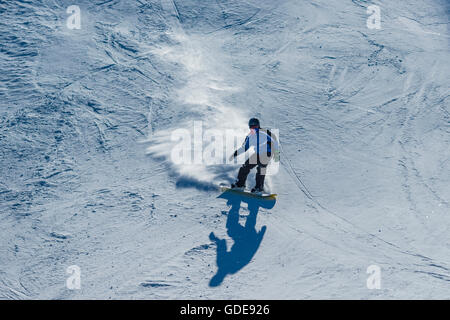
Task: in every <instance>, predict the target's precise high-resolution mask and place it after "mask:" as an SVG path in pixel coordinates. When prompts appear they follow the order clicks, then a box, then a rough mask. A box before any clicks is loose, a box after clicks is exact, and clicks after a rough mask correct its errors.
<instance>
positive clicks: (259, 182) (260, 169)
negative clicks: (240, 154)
mask: <svg viewBox="0 0 450 320" xmlns="http://www.w3.org/2000/svg"><path fill="white" fill-rule="evenodd" d="M267 164H268V161H265V163H263V162H261V161H260V159H259V157H257V156H256V155H252V156H251V157H250V158H249V159H248V160H247V161H245V163H244V164H243V165H242V167H241V168H240V169H239V173H238V181H237V185H238V186H239V187H243V186H245V181H246V180H247V176H248V174H249V173H250V170H251V169H253V168H254V167H257V168H256V185H255V188H258V189H264V178H265V177H266V167H267Z"/></svg>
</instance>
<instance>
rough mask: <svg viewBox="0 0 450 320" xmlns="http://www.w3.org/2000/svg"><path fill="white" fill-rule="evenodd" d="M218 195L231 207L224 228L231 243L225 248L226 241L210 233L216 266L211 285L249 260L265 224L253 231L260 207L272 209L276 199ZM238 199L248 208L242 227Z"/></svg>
mask: <svg viewBox="0 0 450 320" xmlns="http://www.w3.org/2000/svg"><path fill="white" fill-rule="evenodd" d="M219 198H225V199H227V200H228V201H227V205H229V206H231V208H230V211H229V212H228V217H227V224H226V227H227V234H228V235H229V236H230V237H231V238H232V239H233V241H234V243H233V245H232V246H231V249H230V251H228V250H227V242H226V240H225V239H219V238H218V237H216V235H215V234H214V232H211V233H210V235H209V238H210V239H211V241H214V242H215V243H216V245H217V268H218V270H217V273H216V274H215V275H214V276H213V277H212V279H211V281H210V282H209V285H210V286H211V287H216V286H219V285H220V284H221V283H222V281H223V280H224V279H225V277H226V276H227V275H228V274H234V273H236V272H238V271H239V270H241V269H242V268H243V267H245V266H246V265H247V264H248V263H249V262H250V261H251V260H252V258H253V256H254V255H255V253H256V251H257V250H258V248H259V246H260V244H261V241H262V239H263V237H264V233H265V232H266V226H263V227H262V228H261V230H260V231H256V228H255V227H256V217H257V215H258V211H259V208H260V207H263V208H267V209H271V208H273V206H274V205H275V200H260V199H255V198H249V197H245V196H239V195H234V194H230V193H227V192H225V193H223V194H221V195H220V196H219ZM241 202H246V203H247V204H248V210H249V215H248V216H247V218H246V221H245V225H244V226H243V225H241V224H240V223H239V210H240V209H241Z"/></svg>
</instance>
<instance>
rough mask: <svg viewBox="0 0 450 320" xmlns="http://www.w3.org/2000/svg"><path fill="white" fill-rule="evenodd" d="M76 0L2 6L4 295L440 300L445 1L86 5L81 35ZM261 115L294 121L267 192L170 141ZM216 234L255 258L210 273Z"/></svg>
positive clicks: (445, 285)
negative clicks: (236, 186)
mask: <svg viewBox="0 0 450 320" xmlns="http://www.w3.org/2000/svg"><path fill="white" fill-rule="evenodd" d="M71 4H72V3H68V2H65V1H62V2H58V3H57V2H56V1H50V0H39V1H31V2H19V1H18V2H15V3H8V4H1V5H0V12H1V13H2V21H0V25H1V28H2V30H6V32H4V33H2V35H0V38H1V43H2V47H3V48H2V49H1V50H0V57H1V59H0V68H1V72H0V77H1V78H0V79H1V85H0V101H1V104H2V108H1V110H2V111H1V113H0V142H1V146H2V152H1V153H0V162H1V163H0V168H1V169H0V170H1V171H0V177H1V179H0V203H1V206H0V208H1V211H0V212H1V215H0V224H1V226H2V230H4V231H3V232H2V233H1V235H0V243H1V247H0V298H2V299H29V298H45V299H80V298H81V299H83V298H87V299H92V298H105V299H108V298H112V299H120V298H149V299H181V298H187V299H189V298H196V299H206V298H217V299H239V298H244V299H245V298H252V299H254V298H255V299H256V298H264V299H270V298H272V299H273V298H275V299H283V298H291V299H302V298H305V299H315V298H329V299H330V298H331V299H339V298H357V299H380V298H391V299H408V298H425V299H428V298H444V299H445V298H448V295H449V294H450V290H449V281H450V260H449V258H448V257H449V244H450V243H449V238H448V231H449V228H448V226H449V223H450V218H449V215H448V214H449V209H450V199H449V195H450V187H449V186H450V176H449V172H450V170H449V169H450V162H449V161H448V159H449V158H450V153H449V150H450V149H449V148H448V145H449V144H450V139H449V137H450V130H449V128H450V126H449V125H450V117H449V103H448V97H449V95H448V92H449V83H450V81H449V77H448V75H449V74H450V70H449V66H448V61H449V58H450V56H449V53H448V48H449V45H448V41H449V37H448V31H449V24H448V16H449V15H448V12H449V7H448V3H446V2H444V1H433V2H425V1H414V3H408V4H406V3H390V4H382V5H381V4H380V6H381V7H382V30H369V29H367V28H366V19H367V15H366V6H367V5H368V3H367V2H366V1H356V0H355V1H352V2H349V3H343V2H341V1H314V2H298V1H290V0H284V1H279V2H276V3H274V2H271V1H262V2H261V1H222V0H217V1H214V2H207V3H202V4H201V5H199V4H198V3H197V2H195V1H191V0H186V1H177V0H162V1H156V0H155V1H118V0H117V1H107V2H104V1H100V2H90V1H81V2H80V3H79V6H80V8H81V12H82V17H83V18H82V29H81V30H69V29H67V28H66V27H65V19H66V18H67V14H66V13H65V10H66V8H67V6H69V5H71ZM443 8H444V9H443ZM251 116H257V117H259V118H260V119H261V120H262V123H263V126H264V127H268V128H278V129H280V140H281V143H282V148H283V151H282V154H281V167H280V172H279V173H278V175H276V176H273V177H269V178H268V186H269V187H270V188H271V189H272V190H273V191H275V192H276V193H278V195H279V196H278V199H277V203H276V204H275V206H274V207H273V208H269V207H264V205H261V204H259V205H256V206H254V205H255V203H254V202H251V201H247V203H246V201H236V199H224V198H218V197H217V196H218V195H219V194H218V192H217V191H216V190H215V186H216V185H217V184H218V183H219V182H229V181H231V180H232V179H234V177H235V175H236V174H237V166H231V165H228V164H227V165H214V166H206V165H178V164H175V163H174V162H173V161H172V158H171V150H172V147H173V146H174V143H175V142H173V141H171V134H172V132H173V131H174V130H175V129H179V128H185V129H188V130H192V125H193V122H194V121H202V123H203V131H204V132H205V131H207V130H218V131H223V130H224V129H235V130H242V132H243V135H244V134H245V131H246V122H247V120H248V118H249V117H251ZM239 143H240V142H239ZM226 156H228V155H226ZM252 179H254V175H253V176H252V175H251V176H250V177H249V180H248V183H249V185H251V183H252V181H253V180H252ZM255 215H256V222H255V225H254V226H253V225H251V223H250V222H251V221H252V220H251V219H254V218H255ZM247 221H250V222H249V226H250V227H248V228H245V229H244V228H243V226H244V225H245V223H246V222H247ZM261 230H264V231H265V233H263V237H262V240H261V241H260V243H259V244H258V246H256V244H257V242H255V241H256V240H255V238H254V237H257V236H255V234H256V235H257V234H258V232H260V231H261ZM211 232H213V233H214V235H215V236H216V237H217V238H218V239H225V243H226V244H227V250H228V252H230V250H231V252H232V254H229V255H228V256H227V255H226V254H224V255H223V258H222V259H223V260H222V261H225V259H227V257H228V259H229V260H226V261H228V263H229V264H228V265H225V266H226V267H227V266H228V267H227V268H229V270H232V268H233V266H235V265H238V264H239V261H238V260H239V259H242V260H245V259H249V261H248V262H247V263H244V265H243V267H242V268H238V270H237V271H236V272H232V273H231V274H227V275H226V276H225V277H224V279H223V281H222V282H221V283H220V285H218V286H210V285H209V283H210V280H211V279H213V276H214V275H215V274H216V272H217V262H216V259H217V255H218V254H220V253H218V251H216V250H217V244H216V243H214V242H213V241H211V240H210V239H208V235H209V234H210V233H211ZM252 237H253V238H252ZM242 239H244V241H242ZM222 243H223V242H222ZM233 245H236V246H235V247H232V246H233ZM252 245H255V246H256V251H255V252H253V251H252V250H254V248H253V247H252ZM233 248H234V249H233ZM233 250H234V251H233ZM245 250H248V252H246V251H245ZM233 254H234V255H233ZM372 264H375V265H379V266H380V267H381V270H382V274H381V276H382V287H381V289H380V290H368V289H367V288H366V279H367V277H368V274H367V273H366V269H367V267H368V266H369V265H372ZM70 265H78V266H80V268H81V271H82V289H81V290H68V289H67V288H66V287H65V281H66V279H67V277H68V274H66V268H67V267H68V266H70ZM230 266H231V267H230Z"/></svg>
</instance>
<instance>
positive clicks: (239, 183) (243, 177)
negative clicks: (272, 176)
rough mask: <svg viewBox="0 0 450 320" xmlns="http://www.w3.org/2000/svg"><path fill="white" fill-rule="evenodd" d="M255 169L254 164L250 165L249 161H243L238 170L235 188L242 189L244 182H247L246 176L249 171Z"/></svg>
mask: <svg viewBox="0 0 450 320" xmlns="http://www.w3.org/2000/svg"><path fill="white" fill-rule="evenodd" d="M254 167H256V164H251V161H250V159H248V160H247V161H245V163H244V164H243V165H242V167H241V168H240V169H239V173H238V181H237V182H236V186H237V187H244V186H245V181H246V180H247V176H248V174H249V173H250V170H251V169H253V168H254Z"/></svg>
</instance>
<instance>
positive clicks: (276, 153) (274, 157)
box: [273, 150, 280, 162]
mask: <svg viewBox="0 0 450 320" xmlns="http://www.w3.org/2000/svg"><path fill="white" fill-rule="evenodd" d="M273 160H274V161H275V162H280V151H278V150H277V151H275V152H274V154H273Z"/></svg>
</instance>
